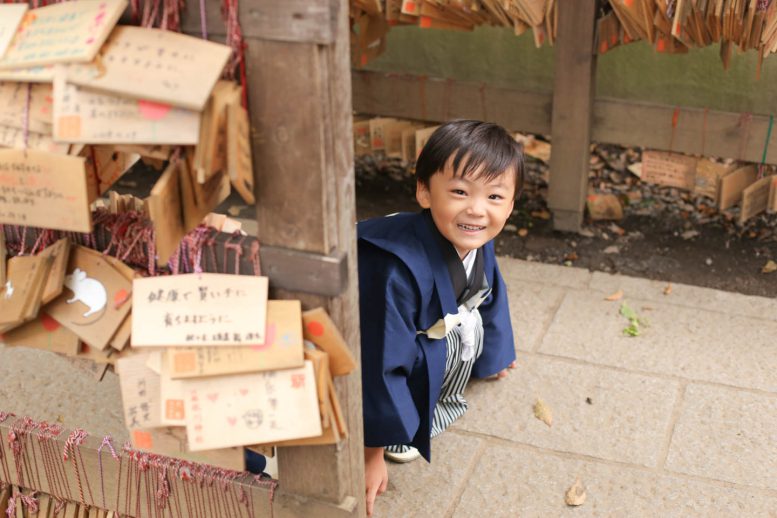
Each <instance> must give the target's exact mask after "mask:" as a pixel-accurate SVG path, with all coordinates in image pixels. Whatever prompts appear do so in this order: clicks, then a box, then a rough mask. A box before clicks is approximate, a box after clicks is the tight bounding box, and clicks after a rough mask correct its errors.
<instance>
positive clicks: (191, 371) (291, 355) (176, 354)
mask: <svg viewBox="0 0 777 518" xmlns="http://www.w3.org/2000/svg"><path fill="white" fill-rule="evenodd" d="M165 354H166V355H167V360H168V361H167V362H166V363H165V365H166V368H167V369H168V371H169V374H170V376H171V377H173V378H200V377H204V376H221V375H225V374H245V373H249V372H260V371H265V370H273V369H286V368H289V367H300V366H302V362H303V354H302V313H301V307H300V301H298V300H270V301H268V302H267V333H266V338H265V343H264V344H263V345H254V346H244V347H223V346H220V347H175V348H169V349H167V351H166V353H165Z"/></svg>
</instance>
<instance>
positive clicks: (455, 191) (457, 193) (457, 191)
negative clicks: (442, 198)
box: [451, 189, 467, 196]
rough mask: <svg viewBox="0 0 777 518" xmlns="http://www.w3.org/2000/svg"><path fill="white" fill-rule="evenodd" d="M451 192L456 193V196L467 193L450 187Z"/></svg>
mask: <svg viewBox="0 0 777 518" xmlns="http://www.w3.org/2000/svg"><path fill="white" fill-rule="evenodd" d="M451 192H452V193H453V194H456V195H458V196H464V195H465V194H467V193H466V192H464V191H462V190H461V189H452V190H451Z"/></svg>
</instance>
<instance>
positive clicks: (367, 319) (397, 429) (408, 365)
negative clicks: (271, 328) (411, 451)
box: [359, 241, 420, 446]
mask: <svg viewBox="0 0 777 518" xmlns="http://www.w3.org/2000/svg"><path fill="white" fill-rule="evenodd" d="M359 295H360V296H359V308H360V312H361V314H360V322H361V344H362V347H361V350H362V358H361V364H362V365H361V367H362V392H363V398H362V402H363V410H364V445H365V446H388V445H392V444H407V443H409V442H411V440H412V439H413V437H414V436H415V434H416V430H417V429H418V425H419V422H420V418H419V414H418V409H417V407H416V405H415V402H414V401H413V397H412V394H411V391H410V389H409V387H408V376H409V375H410V373H411V371H412V369H413V366H414V364H415V362H416V359H417V357H418V355H419V354H420V352H419V348H418V345H417V342H416V326H415V323H414V322H415V312H416V311H417V308H418V305H419V295H418V293H417V288H416V286H415V283H414V281H413V277H412V274H411V273H410V270H409V269H408V268H407V266H405V265H404V263H402V262H401V261H400V260H399V259H397V258H396V257H394V256H393V255H390V254H387V253H386V252H383V251H381V250H380V249H378V248H377V247H375V246H373V245H370V244H369V243H364V242H362V241H360V244H359Z"/></svg>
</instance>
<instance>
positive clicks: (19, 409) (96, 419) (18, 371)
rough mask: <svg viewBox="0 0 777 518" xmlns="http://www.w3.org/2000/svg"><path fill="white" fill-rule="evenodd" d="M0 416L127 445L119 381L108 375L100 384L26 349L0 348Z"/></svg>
mask: <svg viewBox="0 0 777 518" xmlns="http://www.w3.org/2000/svg"><path fill="white" fill-rule="evenodd" d="M0 410H2V411H5V412H13V413H15V414H16V415H19V416H30V417H32V418H33V419H34V420H36V421H49V422H56V421H57V420H58V419H64V422H62V425H63V426H65V427H66V428H71V429H72V428H76V427H78V428H83V429H84V430H86V431H87V432H89V433H90V434H91V435H107V434H110V435H112V436H113V439H114V441H113V443H114V444H123V443H124V442H125V441H126V440H129V435H128V433H127V429H126V428H125V426H124V411H123V409H122V403H121V391H120V390H119V378H118V376H116V375H115V374H113V373H112V372H107V373H106V374H105V377H104V378H103V381H102V382H98V381H97V380H95V379H94V377H93V376H92V375H91V374H88V373H86V372H84V371H82V370H79V369H78V368H76V367H73V366H72V365H71V364H70V363H68V362H67V361H66V360H65V359H63V358H61V357H59V356H57V355H55V354H53V353H50V352H47V351H39V350H36V349H27V348H25V347H13V348H10V347H5V346H4V345H0Z"/></svg>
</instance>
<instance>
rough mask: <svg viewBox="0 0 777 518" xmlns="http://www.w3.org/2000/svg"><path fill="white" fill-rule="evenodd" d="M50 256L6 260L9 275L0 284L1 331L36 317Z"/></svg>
mask: <svg viewBox="0 0 777 518" xmlns="http://www.w3.org/2000/svg"><path fill="white" fill-rule="evenodd" d="M50 268H51V258H50V257H41V256H35V255H34V256H29V255H25V256H16V257H12V258H11V259H10V260H9V261H8V275H7V278H6V281H5V284H4V285H3V286H0V332H5V331H7V330H9V329H12V328H14V327H17V326H20V325H22V324H23V323H25V322H28V321H30V320H32V319H33V318H35V316H36V315H37V314H38V308H39V307H40V297H41V294H42V293H43V286H44V284H45V282H46V277H47V276H48V273H49V271H50Z"/></svg>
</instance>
